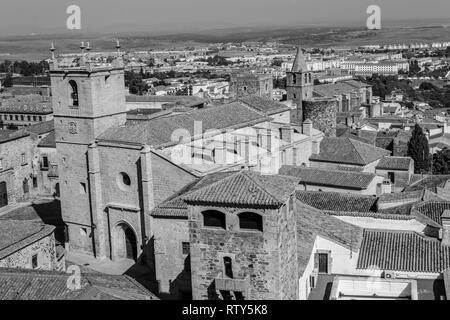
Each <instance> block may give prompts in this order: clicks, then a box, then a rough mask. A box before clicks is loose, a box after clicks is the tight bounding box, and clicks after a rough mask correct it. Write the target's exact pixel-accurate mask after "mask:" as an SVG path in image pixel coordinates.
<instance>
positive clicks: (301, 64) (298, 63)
mask: <svg viewBox="0 0 450 320" xmlns="http://www.w3.org/2000/svg"><path fill="white" fill-rule="evenodd" d="M291 71H292V72H302V71H307V66H306V61H305V57H304V56H303V52H302V48H301V47H300V46H298V47H297V54H296V55H295V60H294V63H293V65H292V70H291Z"/></svg>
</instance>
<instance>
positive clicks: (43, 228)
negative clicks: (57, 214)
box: [0, 220, 54, 252]
mask: <svg viewBox="0 0 450 320" xmlns="http://www.w3.org/2000/svg"><path fill="white" fill-rule="evenodd" d="M8 221H16V222H17V221H21V222H25V221H22V220H8ZM26 222H27V223H32V224H36V225H40V228H39V230H37V231H36V232H33V233H31V234H28V235H26V236H23V237H21V238H20V239H18V240H17V241H15V242H13V243H10V244H8V245H7V246H5V247H3V248H0V252H1V251H4V250H6V249H8V248H10V247H12V246H14V245H16V244H18V243H20V242H22V241H25V240H26V239H28V238H31V237H33V236H35V235H37V234H39V233H41V232H43V231H44V230H45V229H46V228H47V227H53V226H49V225H46V224H45V223H39V222H35V221H26ZM0 223H1V222H0ZM53 228H54V227H53ZM49 229H50V228H49Z"/></svg>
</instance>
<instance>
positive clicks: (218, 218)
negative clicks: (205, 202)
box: [203, 210, 226, 229]
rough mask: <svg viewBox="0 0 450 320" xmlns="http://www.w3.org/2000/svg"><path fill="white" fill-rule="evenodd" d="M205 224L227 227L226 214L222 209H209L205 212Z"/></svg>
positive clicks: (207, 225)
mask: <svg viewBox="0 0 450 320" xmlns="http://www.w3.org/2000/svg"><path fill="white" fill-rule="evenodd" d="M203 226H205V227H213V228H221V229H226V226H225V214H223V213H222V212H220V211H215V210H208V211H204V212H203Z"/></svg>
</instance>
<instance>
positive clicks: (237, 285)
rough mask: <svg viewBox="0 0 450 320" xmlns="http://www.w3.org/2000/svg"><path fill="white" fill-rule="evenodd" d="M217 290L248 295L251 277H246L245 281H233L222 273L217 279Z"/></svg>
mask: <svg viewBox="0 0 450 320" xmlns="http://www.w3.org/2000/svg"><path fill="white" fill-rule="evenodd" d="M215 285H216V290H219V291H232V292H242V293H244V294H246V293H247V292H248V290H249V289H250V277H249V276H246V277H245V278H244V279H231V278H228V277H224V276H223V274H222V273H220V274H219V275H218V276H217V277H216V279H215Z"/></svg>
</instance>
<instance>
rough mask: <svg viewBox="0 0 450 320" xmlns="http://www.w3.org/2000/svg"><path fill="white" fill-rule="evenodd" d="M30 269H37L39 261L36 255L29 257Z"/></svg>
mask: <svg viewBox="0 0 450 320" xmlns="http://www.w3.org/2000/svg"><path fill="white" fill-rule="evenodd" d="M31 268H33V269H37V268H39V259H38V255H37V254H33V255H32V256H31Z"/></svg>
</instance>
